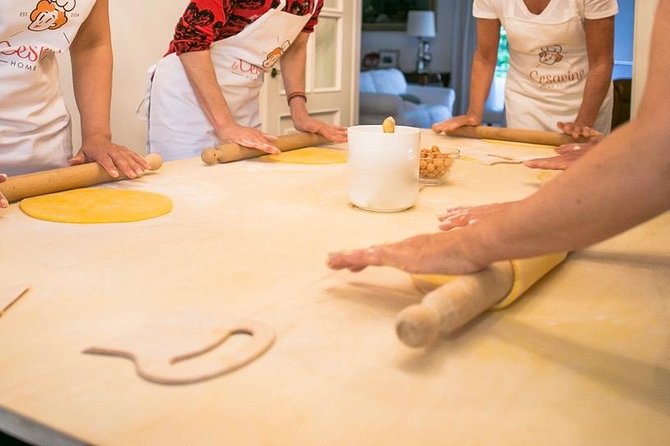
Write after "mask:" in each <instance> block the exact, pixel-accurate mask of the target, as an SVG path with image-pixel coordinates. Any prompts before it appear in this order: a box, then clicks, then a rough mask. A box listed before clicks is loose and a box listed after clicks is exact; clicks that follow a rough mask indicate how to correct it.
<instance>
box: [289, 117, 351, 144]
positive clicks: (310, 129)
mask: <svg viewBox="0 0 670 446" xmlns="http://www.w3.org/2000/svg"><path fill="white" fill-rule="evenodd" d="M293 124H294V125H295V128H296V130H300V131H301V132H306V133H316V134H319V135H321V136H323V137H324V138H326V139H327V140H328V141H332V142H346V141H347V129H346V127H342V126H339V125H330V124H328V123H325V122H323V121H321V120H318V119H315V118H312V117H310V116H305V117H304V118H301V119H294V122H293Z"/></svg>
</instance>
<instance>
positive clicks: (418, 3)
mask: <svg viewBox="0 0 670 446" xmlns="http://www.w3.org/2000/svg"><path fill="white" fill-rule="evenodd" d="M436 8H437V0H363V31H403V32H404V31H405V29H406V27H407V12H408V11H435V10H436Z"/></svg>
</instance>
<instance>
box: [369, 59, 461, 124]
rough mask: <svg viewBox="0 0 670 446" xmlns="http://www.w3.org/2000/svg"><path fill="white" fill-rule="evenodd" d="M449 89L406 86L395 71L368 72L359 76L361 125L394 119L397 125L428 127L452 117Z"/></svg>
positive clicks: (452, 101)
mask: <svg viewBox="0 0 670 446" xmlns="http://www.w3.org/2000/svg"><path fill="white" fill-rule="evenodd" d="M454 99H455V92H454V90H453V89H451V88H445V87H433V86H420V85H411V84H407V81H405V76H404V75H403V74H402V72H401V71H400V70H398V69H395V68H391V69H383V70H370V71H364V72H362V73H361V77H360V115H359V123H360V124H381V122H382V121H383V120H384V119H385V118H386V117H388V116H393V117H394V118H395V120H396V123H397V124H398V125H407V126H412V127H421V128H430V126H431V125H432V124H434V123H435V122H439V121H443V120H445V119H448V118H451V116H452V108H453V105H454Z"/></svg>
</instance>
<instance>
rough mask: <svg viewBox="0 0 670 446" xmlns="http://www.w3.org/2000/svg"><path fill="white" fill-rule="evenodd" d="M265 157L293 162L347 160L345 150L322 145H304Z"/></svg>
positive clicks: (308, 162) (340, 161)
mask: <svg viewBox="0 0 670 446" xmlns="http://www.w3.org/2000/svg"><path fill="white" fill-rule="evenodd" d="M265 158H267V159H269V160H271V161H278V162H282V163H293V164H337V163H346V162H347V152H346V151H345V150H337V149H324V148H323V147H305V148H304V149H298V150H290V151H288V152H282V153H280V154H277V155H269V156H266V157H265Z"/></svg>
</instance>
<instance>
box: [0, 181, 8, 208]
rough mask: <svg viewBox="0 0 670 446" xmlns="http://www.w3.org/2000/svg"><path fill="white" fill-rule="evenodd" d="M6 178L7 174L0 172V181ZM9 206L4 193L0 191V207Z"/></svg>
mask: <svg viewBox="0 0 670 446" xmlns="http://www.w3.org/2000/svg"><path fill="white" fill-rule="evenodd" d="M6 179H7V175H5V174H4V173H0V183H2V182H4V181H5V180H6ZM6 207H9V201H7V199H6V198H5V196H4V195H2V192H0V208H6Z"/></svg>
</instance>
